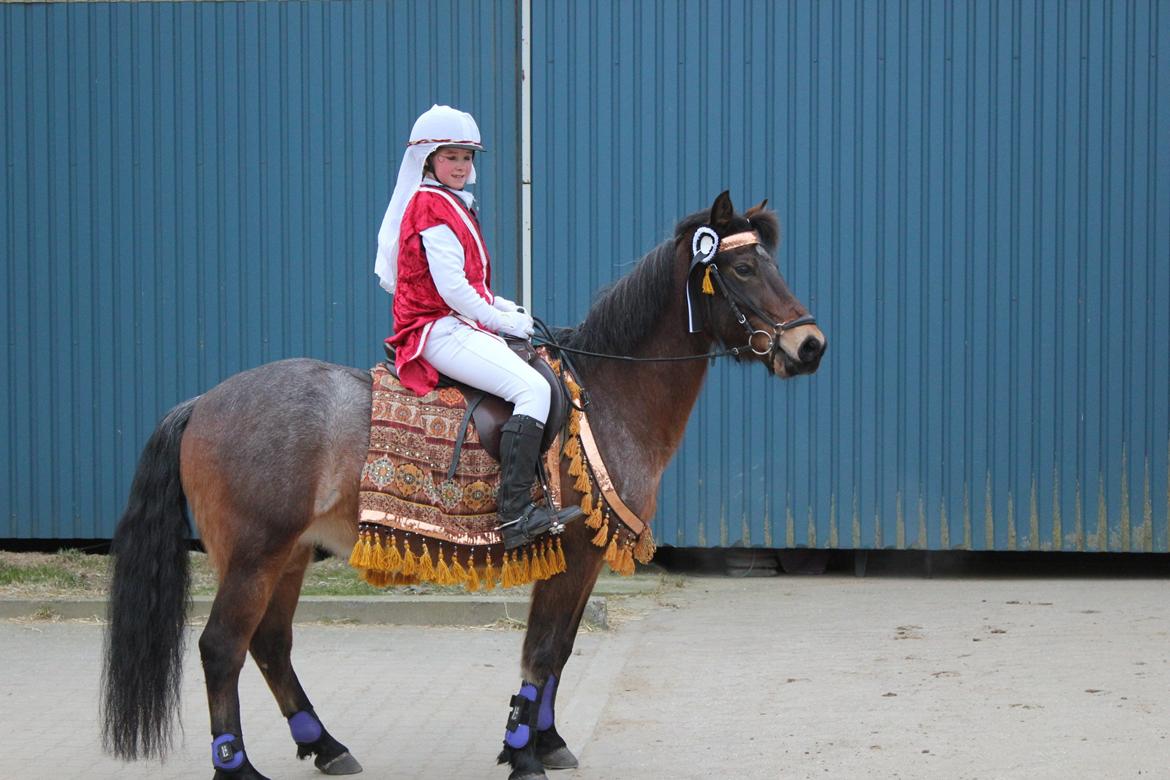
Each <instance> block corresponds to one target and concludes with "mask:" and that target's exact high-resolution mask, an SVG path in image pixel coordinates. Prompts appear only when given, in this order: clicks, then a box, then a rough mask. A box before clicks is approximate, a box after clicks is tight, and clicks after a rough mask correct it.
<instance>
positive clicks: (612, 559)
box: [605, 533, 620, 571]
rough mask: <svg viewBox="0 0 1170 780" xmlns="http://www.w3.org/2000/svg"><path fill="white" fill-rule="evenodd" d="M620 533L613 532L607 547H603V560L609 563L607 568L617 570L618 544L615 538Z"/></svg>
mask: <svg viewBox="0 0 1170 780" xmlns="http://www.w3.org/2000/svg"><path fill="white" fill-rule="evenodd" d="M618 536H620V534H617V533H615V534H614V535H613V538H612V539H610V540H609V547H606V548H605V562H606V563H608V564H609V568H611V569H613V570H615V571H616V570H617V562H618V546H617V538H618Z"/></svg>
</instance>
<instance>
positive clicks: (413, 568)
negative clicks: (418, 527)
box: [402, 541, 418, 577]
mask: <svg viewBox="0 0 1170 780" xmlns="http://www.w3.org/2000/svg"><path fill="white" fill-rule="evenodd" d="M402 546H403V547H404V548H405V549H406V554H405V555H403V556H402V573H403V574H405V575H406V576H407V577H413V576H414V575H415V573H416V572H417V571H418V558H416V557H415V555H414V550H412V549H410V543H409V542H407V541H403V542H402Z"/></svg>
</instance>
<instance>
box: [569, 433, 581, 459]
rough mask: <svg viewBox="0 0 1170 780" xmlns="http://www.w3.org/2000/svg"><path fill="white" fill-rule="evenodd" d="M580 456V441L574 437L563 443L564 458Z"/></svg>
mask: <svg viewBox="0 0 1170 780" xmlns="http://www.w3.org/2000/svg"><path fill="white" fill-rule="evenodd" d="M580 454H581V440H580V439H578V438H577V437H576V436H572V437H570V438H569V440H568V441H567V442H565V456H566V457H568V458H576V457H578V456H580Z"/></svg>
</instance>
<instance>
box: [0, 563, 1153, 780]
mask: <svg viewBox="0 0 1170 780" xmlns="http://www.w3.org/2000/svg"><path fill="white" fill-rule="evenodd" d="M679 583H680V584H679V586H677V587H673V586H672V587H668V588H666V589H665V590H660V591H658V592H656V593H652V594H641V595H634V596H626V597H618V596H614V597H610V598H609V599H608V616H609V624H610V629H609V630H604V631H603V630H591V631H586V632H583V633H582V634H581V635H580V637H579V639H578V641H577V646H576V650H575V651H574V657H573V658H572V660H571V662H570V664H569V666H568V667H567V668H566V673H565V678H564V681H563V687H562V690H561V693H560V696H559V700H560V701H559V712H558V718H557V719H558V726H559V728H560V730H561V732H562V734H563V735H564V736H565V738H566V739H567V740H568V743H569V746H570V747H571V748H572V749H573V750H574V751H575V752H576V753H577V754H578V755H579V757H580V759H581V767H582V768H581V769H580V770H576V771H572V772H560V773H551V777H552V778H553V779H554V780H573V779H574V778H710V777H720V778H722V777H743V778H822V777H824V778H1054V779H1055V778H1060V779H1061V780H1065V779H1066V778H1129V777H1170V740H1168V736H1167V735H1168V734H1170V696H1168V692H1170V662H1168V660H1167V657H1168V645H1170V643H1168V639H1170V581H1167V580H1165V579H1144V580H1114V579H1096V580H1082V579H969V578H953V579H933V580H927V579H903V578H867V579H858V578H855V577H852V576H846V575H826V576H821V577H792V576H787V577H771V578H751V579H731V578H722V577H688V578H685V579H681V580H679ZM101 632H102V626H101V625H99V624H97V623H96V622H88V623H87V622H78V621H72V622H69V621H66V622H45V621H15V620H10V621H0V702H2V703H3V706H2V707H0V734H2V735H3V737H2V738H0V744H2V745H3V756H4V761H3V762H2V763H0V777H5V778H8V777H12V778H16V777H20V778H42V777H43V778H63V777H85V778H94V779H96V778H113V777H119V778H122V777H129V778H137V777H141V778H146V777H150V778H180V777H181V778H187V777H208V776H210V773H211V772H210V757H209V744H210V735H209V734H208V733H207V713H206V707H205V700H204V698H203V691H202V675H201V671H200V669H199V665H198V660H197V657H196V654H195V642H194V637H195V634H194V633H192V641H191V642H190V643H189V646H188V651H187V662H186V674H185V678H184V685H183V689H184V693H183V695H184V701H183V708H182V725H183V730H184V733H185V737H184V738H183V741H182V742H181V744H179V745H178V747H177V749H176V750H175V752H174V754H173V755H172V757H171V758H170V760H169V761H168V762H167V763H166V764H163V765H161V766H160V765H159V764H158V763H153V762H147V763H141V764H136V765H122V764H119V763H118V762H115V761H113V760H111V759H109V758H107V757H105V756H104V755H103V754H102V753H101V750H100V748H99V742H98V731H97V723H96V712H97V689H98V681H99V659H100V655H101V640H102V637H101ZM522 638H523V634H522V633H521V632H520V631H518V630H515V629H509V628H501V627H495V628H454V627H418V626H369V625H356V626H355V625H324V624H320V623H315V624H304V625H301V626H299V627H298V629H297V634H296V647H295V650H294V663H295V664H296V665H297V668H298V671H299V674H300V676H301V679H302V681H303V682H304V684H305V687H306V688H307V689H308V691H309V693H310V696H311V697H312V698H313V701H314V704H315V705H316V708H317V711H318V713H319V714H320V715H321V717H322V719H323V720H324V721H325V723H326V725H327V726H328V728H329V729H330V731H331V732H332V733H333V734H334V735H335V736H337V737H338V738H339V739H340V740H341V741H342V742H344V743H346V744H347V745H348V746H349V747H350V749H351V750H352V751H353V753H354V755H355V756H356V757H357V758H358V760H360V761H361V762H362V764H363V765H364V766H365V770H366V771H365V775H364V776H365V777H373V778H472V779H474V778H498V779H502V778H505V777H506V776H507V773H506V771H505V770H504V769H503V768H499V767H496V766H494V763H493V760H494V756H495V754H496V752H497V750H498V747H499V744H500V739H501V737H502V733H503V725H504V721H505V719H506V716H507V701H508V698H509V696H510V695H511V694H512V693H513V692H514V691H515V689H516V687H517V685H518V657H519V652H520V645H521V641H522ZM241 689H242V699H243V712H244V724H245V729H246V734H245V737H246V740H247V746H248V753H249V755H250V757H251V758H252V761H253V763H254V764H255V765H256V766H257V768H258V769H260V771H262V772H265V773H267V774H268V775H270V776H271V777H273V778H313V777H317V776H318V775H317V773H316V770H315V769H314V768H313V766H312V764H311V763H308V762H298V761H297V760H296V758H295V750H294V748H293V743H292V741H291V739H290V737H289V735H288V729H287V726H286V725H285V722H284V721H283V719H282V718H281V717H280V716H279V713H278V712H277V710H276V707H275V705H274V704H273V702H272V700H271V698H270V696H269V694H268V691H267V689H266V687H265V686H264V683H263V681H262V680H261V678H260V675H259V673H258V672H257V671H256V669H255V667H254V666H253V665H251V664H249V666H248V667H247V668H246V669H245V672H244V674H243V677H242V682H241Z"/></svg>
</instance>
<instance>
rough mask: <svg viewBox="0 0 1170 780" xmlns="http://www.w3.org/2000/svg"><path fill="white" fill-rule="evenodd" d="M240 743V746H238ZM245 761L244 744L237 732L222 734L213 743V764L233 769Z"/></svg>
mask: <svg viewBox="0 0 1170 780" xmlns="http://www.w3.org/2000/svg"><path fill="white" fill-rule="evenodd" d="M237 745H238V747H237ZM243 763H244V745H243V743H242V742H240V741H239V739H237V738H236V735H235V734H220V735H219V736H218V737H216V738H215V740H213V741H212V743H211V765H212V766H214V767H215V768H216V769H225V770H227V771H229V772H230V771H232V770H234V769H239V768H240V766H241V765H242V764H243Z"/></svg>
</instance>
